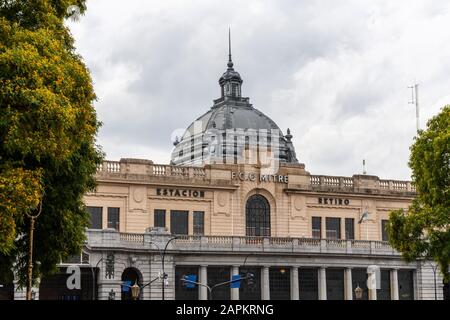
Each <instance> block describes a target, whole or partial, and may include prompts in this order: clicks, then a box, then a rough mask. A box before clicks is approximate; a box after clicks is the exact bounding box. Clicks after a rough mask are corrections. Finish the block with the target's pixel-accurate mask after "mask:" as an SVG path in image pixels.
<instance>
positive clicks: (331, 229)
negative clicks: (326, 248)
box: [325, 217, 341, 239]
mask: <svg viewBox="0 0 450 320" xmlns="http://www.w3.org/2000/svg"><path fill="white" fill-rule="evenodd" d="M325 224H326V228H327V239H340V238H341V218H329V217H327V218H326V220H325Z"/></svg>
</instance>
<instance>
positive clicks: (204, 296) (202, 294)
mask: <svg viewBox="0 0 450 320" xmlns="http://www.w3.org/2000/svg"><path fill="white" fill-rule="evenodd" d="M198 282H200V283H202V284H208V266H205V265H202V266H200V276H199V280H198ZM198 290H199V291H198V299H199V300H208V289H207V288H206V287H204V286H198Z"/></svg>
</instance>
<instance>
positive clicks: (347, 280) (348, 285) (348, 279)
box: [344, 268, 353, 300]
mask: <svg viewBox="0 0 450 320" xmlns="http://www.w3.org/2000/svg"><path fill="white" fill-rule="evenodd" d="M344 288H345V300H353V283H352V268H346V269H345V273H344Z"/></svg>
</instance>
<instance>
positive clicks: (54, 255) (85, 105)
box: [0, 0, 103, 284]
mask: <svg viewBox="0 0 450 320" xmlns="http://www.w3.org/2000/svg"><path fill="white" fill-rule="evenodd" d="M73 4H77V5H78V6H79V8H80V9H81V12H83V11H84V10H85V8H86V7H85V0H78V1H74V0H27V1H25V0H15V1H14V0H0V111H1V112H0V140H1V143H0V265H2V267H4V266H6V265H8V266H12V264H13V262H14V263H16V270H15V271H16V272H18V275H19V276H20V280H21V284H23V283H24V280H25V270H26V261H27V246H28V241H29V239H28V228H29V219H26V213H27V212H32V211H33V210H35V209H36V208H37V206H38V204H39V201H40V199H41V197H42V195H43V199H42V204H43V205H42V213H41V215H40V217H39V218H38V220H37V223H36V230H35V238H34V255H33V256H34V261H38V262H39V264H36V265H35V268H34V270H35V275H40V273H48V272H51V271H53V270H54V269H55V266H56V264H57V263H59V262H60V261H61V260H64V259H66V258H67V257H68V256H69V255H72V254H75V253H79V252H80V249H81V247H82V244H83V240H84V229H85V227H86V226H87V223H88V214H87V213H86V212H85V210H84V206H83V202H82V197H83V195H84V194H85V193H86V192H88V191H89V190H92V189H93V188H94V187H95V181H94V177H93V176H94V174H95V172H96V168H97V165H98V164H99V163H100V162H101V159H102V156H103V155H102V153H101V151H100V150H99V149H98V147H97V146H96V145H95V135H96V133H97V130H98V127H99V122H98V121H97V119H96V113H95V110H94V108H93V102H94V100H95V94H94V90H93V86H92V80H91V77H90V74H89V71H88V70H87V68H86V66H85V65H84V63H83V61H82V59H81V57H80V56H79V55H77V54H76V52H75V48H74V46H73V39H72V36H71V35H70V32H69V30H68V29H67V28H66V27H65V25H64V19H65V18H66V17H67V16H68V13H67V11H68V10H67V8H68V7H69V5H73ZM3 269H7V268H2V270H3ZM0 272H2V271H1V270H0Z"/></svg>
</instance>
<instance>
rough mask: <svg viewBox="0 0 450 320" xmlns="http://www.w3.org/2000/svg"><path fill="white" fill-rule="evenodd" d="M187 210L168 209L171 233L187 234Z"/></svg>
mask: <svg viewBox="0 0 450 320" xmlns="http://www.w3.org/2000/svg"><path fill="white" fill-rule="evenodd" d="M188 226H189V211H181V210H171V211H170V232H171V233H172V234H188V230H189V227H188Z"/></svg>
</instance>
